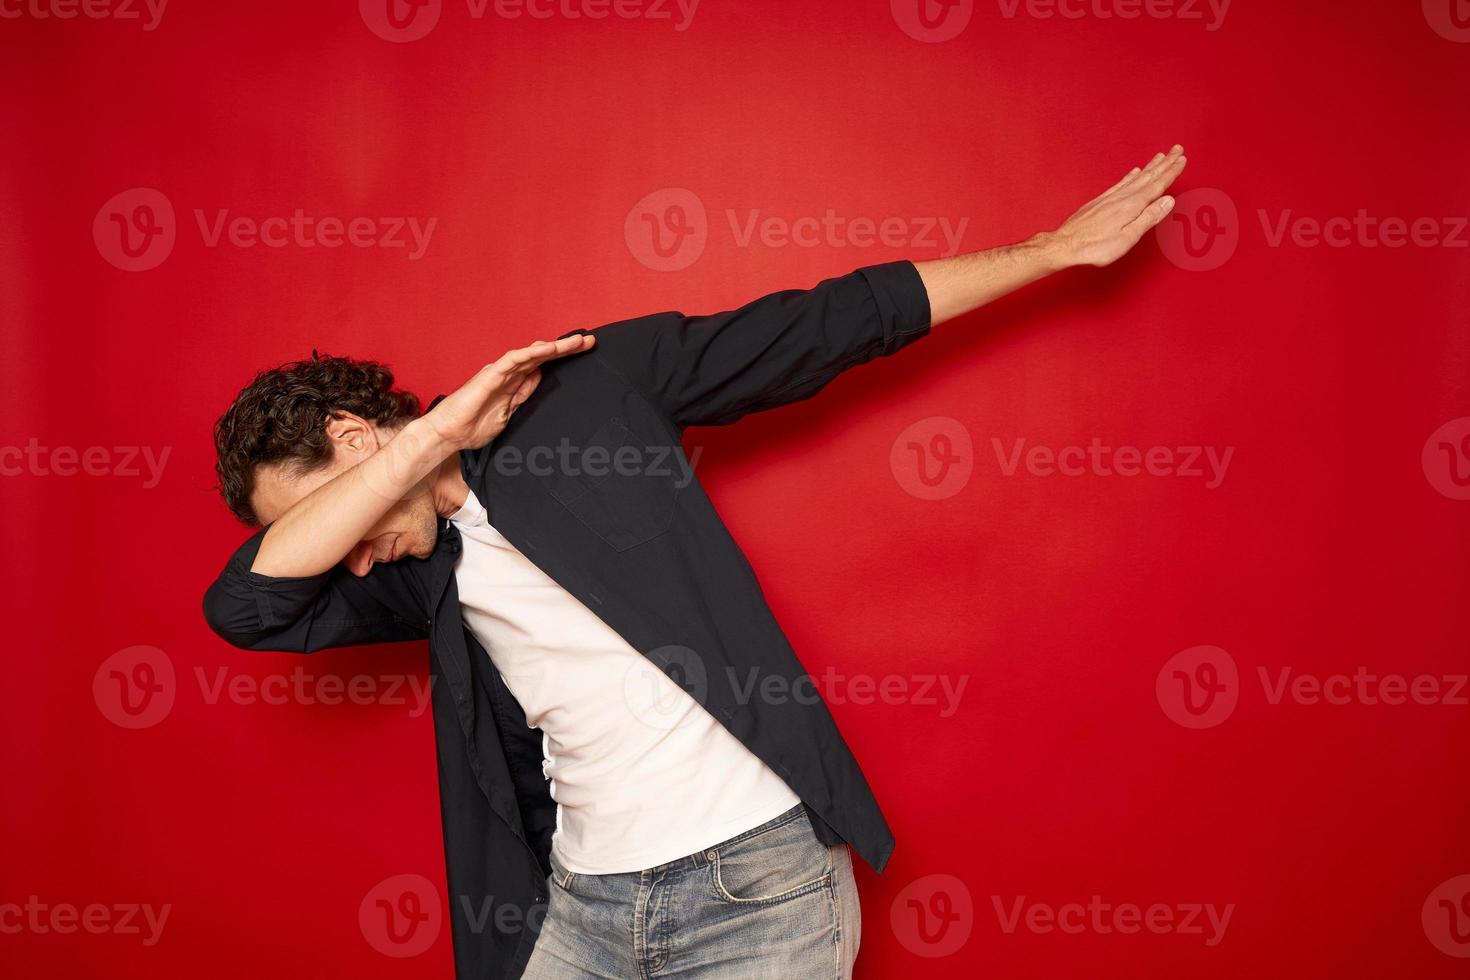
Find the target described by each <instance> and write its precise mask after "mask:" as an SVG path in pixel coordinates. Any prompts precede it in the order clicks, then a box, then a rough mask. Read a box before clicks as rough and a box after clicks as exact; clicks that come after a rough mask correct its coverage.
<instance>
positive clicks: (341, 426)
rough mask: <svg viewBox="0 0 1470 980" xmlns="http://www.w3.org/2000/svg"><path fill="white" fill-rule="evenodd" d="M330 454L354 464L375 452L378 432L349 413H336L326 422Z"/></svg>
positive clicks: (371, 425) (366, 422)
mask: <svg viewBox="0 0 1470 980" xmlns="http://www.w3.org/2000/svg"><path fill="white" fill-rule="evenodd" d="M326 432H327V439H328V440H330V441H331V443H332V454H333V455H334V456H337V457H338V458H339V459H348V460H352V461H354V462H356V461H358V460H360V459H362V458H363V457H365V456H369V455H371V454H373V453H374V452H377V450H378V447H379V441H378V432H377V429H376V428H375V427H374V426H373V424H372V423H371V422H368V421H367V420H366V419H364V418H362V417H361V416H358V415H353V414H352V413H351V412H336V413H334V414H333V415H332V417H331V418H329V419H328V420H327V429H326Z"/></svg>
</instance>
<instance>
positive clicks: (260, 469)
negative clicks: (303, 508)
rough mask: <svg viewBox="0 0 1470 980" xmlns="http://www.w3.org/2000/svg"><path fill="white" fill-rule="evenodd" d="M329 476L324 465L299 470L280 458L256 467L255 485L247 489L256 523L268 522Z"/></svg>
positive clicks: (275, 518) (325, 480) (324, 481)
mask: <svg viewBox="0 0 1470 980" xmlns="http://www.w3.org/2000/svg"><path fill="white" fill-rule="evenodd" d="M331 475H332V474H331V472H330V469H329V468H328V467H325V466H323V467H317V468H316V469H313V470H309V471H307V472H305V473H303V472H301V471H300V470H298V469H297V468H296V467H294V466H291V465H290V464H289V463H288V462H284V461H283V462H279V463H265V464H262V465H260V466H257V467H256V468H255V486H254V487H253V488H252V489H251V491H250V506H251V509H253V510H254V511H255V516H256V518H257V519H258V520H259V521H260V523H262V524H269V523H271V522H272V521H275V520H277V519H278V518H279V517H280V516H281V515H282V514H284V513H286V511H288V510H290V509H291V508H292V507H293V506H295V504H296V502H297V501H299V500H301V498H303V497H305V496H306V495H307V494H309V493H311V492H312V491H313V490H315V489H316V488H317V487H319V486H321V485H322V484H323V483H326V482H327V480H328V479H330V478H331Z"/></svg>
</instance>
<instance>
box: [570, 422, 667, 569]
mask: <svg viewBox="0 0 1470 980" xmlns="http://www.w3.org/2000/svg"><path fill="white" fill-rule="evenodd" d="M679 452H680V450H679V448H678V447H677V446H656V445H655V446H650V445H648V443H647V442H646V441H645V440H644V439H642V438H639V437H638V436H637V435H636V434H634V433H633V431H632V430H631V429H629V428H628V425H627V423H626V422H625V421H624V420H623V419H622V418H617V417H614V418H610V419H608V420H607V422H605V423H603V424H602V425H601V426H600V427H598V428H597V430H596V431H594V432H593V433H592V434H591V435H590V436H588V437H587V438H586V439H585V440H582V441H580V443H572V444H569V445H568V447H567V451H566V452H565V453H559V454H558V457H557V459H556V462H555V464H554V466H553V472H552V474H551V476H550V478H549V479H548V481H547V490H548V492H549V493H550V494H551V496H552V497H554V498H555V499H556V500H557V501H558V502H559V503H560V504H561V505H562V506H563V507H565V508H566V509H567V510H569V511H571V513H572V515H573V516H574V517H576V518H577V520H579V521H581V522H582V524H583V525H584V526H585V527H586V528H587V529H588V530H590V531H591V532H592V533H594V534H596V535H597V536H598V537H599V538H601V539H602V540H603V541H604V542H605V543H606V544H607V545H608V546H609V547H611V548H613V549H614V550H616V551H627V550H628V549H630V548H636V547H637V546H638V545H641V544H645V543H647V542H648V541H651V540H653V539H654V538H656V537H658V536H659V535H661V534H663V533H664V532H665V531H667V530H668V529H669V527H670V526H671V525H672V524H673V520H674V505H675V502H676V500H677V498H678V495H679V490H680V485H679V484H680V481H679V479H678V475H679V472H680V467H679V462H678V461H679V458H680V457H679Z"/></svg>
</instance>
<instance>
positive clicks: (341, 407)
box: [204, 146, 1185, 978]
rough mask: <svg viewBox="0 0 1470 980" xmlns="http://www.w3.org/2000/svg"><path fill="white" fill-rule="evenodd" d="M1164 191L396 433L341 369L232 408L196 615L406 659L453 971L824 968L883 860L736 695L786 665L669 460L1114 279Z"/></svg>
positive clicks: (281, 375)
mask: <svg viewBox="0 0 1470 980" xmlns="http://www.w3.org/2000/svg"><path fill="white" fill-rule="evenodd" d="M1184 164H1185V159H1184V156H1183V151H1182V149H1181V148H1180V147H1178V146H1175V147H1174V148H1173V149H1172V150H1170V151H1169V152H1168V153H1160V154H1158V155H1156V156H1155V157H1154V158H1153V159H1152V160H1151V161H1149V163H1148V164H1147V165H1146V166H1144V167H1142V168H1135V169H1134V170H1133V171H1131V172H1130V173H1128V174H1126V175H1125V176H1124V177H1123V179H1122V180H1120V181H1119V182H1118V183H1117V184H1115V185H1114V186H1113V187H1111V188H1109V189H1108V190H1107V191H1105V192H1104V193H1103V194H1102V195H1100V196H1099V197H1098V198H1096V199H1094V200H1093V201H1091V202H1089V203H1088V204H1086V205H1084V206H1083V207H1082V208H1081V209H1080V210H1079V211H1078V212H1077V213H1076V214H1074V215H1073V216H1072V217H1071V218H1069V219H1068V220H1067V221H1066V222H1065V223H1064V224H1063V225H1062V226H1061V227H1060V228H1059V229H1057V230H1056V231H1054V232H1047V233H1043V234H1040V235H1037V236H1035V237H1033V238H1031V239H1029V240H1027V241H1026V242H1023V243H1020V244H1017V245H1012V246H1008V247H1004V248H997V249H992V250H989V251H984V252H978V253H973V254H970V255H963V256H957V257H955V258H951V259H942V260H937V261H929V262H919V263H908V262H894V263H889V264H886V265H879V266H873V267H869V268H866V269H860V270H858V271H857V272H854V273H852V274H850V275H847V276H843V277H839V278H835V279H829V280H827V281H825V282H823V283H821V284H819V285H817V286H816V287H815V288H813V289H811V290H807V291H790V292H783V293H777V294H774V295H772V296H767V297H765V298H763V299H759V300H756V301H755V302H753V303H751V304H749V305H748V306H745V307H743V308H742V309H740V310H736V311H734V312H730V313H723V314H719V315H715V316H705V317H686V316H684V315H682V314H679V313H662V314H655V315H652V316H646V317H641V318H638V319H633V320H627V321H624V322H621V323H614V324H610V325H607V326H604V327H601V328H599V329H598V330H596V331H592V332H586V331H579V332H575V333H572V334H569V335H566V336H564V337H562V338H560V339H559V340H556V341H554V342H552V341H545V342H539V343H536V344H532V345H531V346H529V347H526V348H523V349H520V350H515V351H511V352H510V353H508V354H506V355H505V356H503V357H502V358H500V359H499V360H498V361H496V362H494V363H493V364H490V365H487V366H486V367H485V368H484V369H482V370H481V371H480V372H479V373H477V374H476V375H475V376H474V377H473V378H471V379H470V380H469V381H468V382H467V383H466V384H465V385H464V386H463V387H462V388H460V389H459V390H458V391H455V392H454V393H453V394H451V395H449V396H448V397H445V398H442V399H440V400H438V401H437V402H436V403H435V404H434V405H432V406H431V407H430V409H429V411H428V412H427V413H424V414H423V415H420V414H419V411H418V403H417V400H416V399H414V398H413V396H412V395H408V394H407V393H404V392H401V391H397V390H395V389H394V388H393V379H392V375H391V374H389V373H388V372H387V371H386V370H385V369H383V368H382V367H381V366H379V365H377V364H375V363H372V362H359V361H351V360H347V359H345V358H320V357H315V356H314V357H313V359H312V360H311V361H310V362H302V363H297V364H290V365H286V366H284V367H282V368H278V369H276V370H274V371H269V372H265V373H263V374H261V375H259V376H258V377H257V378H256V379H255V381H254V382H252V383H251V385H249V386H248V387H247V388H245V389H244V390H243V391H242V392H241V393H240V395H239V397H238V398H237V399H236V400H235V402H234V404H233V405H231V407H230V409H229V410H228V411H227V412H226V413H225V415H224V416H223V417H222V418H221V419H220V420H219V423H218V424H217V426H216V433H215V435H216V445H217V448H218V451H219V464H218V469H219V474H220V486H221V490H222V492H223V494H224V496H225V499H226V501H227V503H228V504H229V505H230V507H231V509H232V510H233V511H234V512H235V513H236V514H237V515H238V516H239V517H241V518H242V519H243V520H245V521H246V522H247V523H249V524H252V525H254V524H259V525H264V528H263V530H261V531H260V532H258V533H257V534H255V535H254V536H253V537H252V538H250V539H249V540H248V541H247V542H246V543H245V544H244V545H243V546H242V547H241V548H240V549H239V550H238V551H237V552H236V553H235V554H234V556H233V557H231V559H230V560H229V563H228V564H227V565H226V566H225V568H224V571H223V572H221V574H220V576H219V578H218V580H217V581H216V582H215V583H214V584H213V585H212V586H211V587H210V589H209V591H208V594H207V595H206V596H205V600H204V613H205V617H206V618H207V620H208V621H209V623H210V625H211V626H212V627H213V628H214V629H215V631H216V632H218V633H219V634H220V635H221V636H222V637H224V638H225V639H226V640H228V641H229V642H231V643H233V644H236V645H238V646H241V647H245V648H249V649H258V650H292V651H299V652H309V651H313V650H319V649H322V648H324V647H332V646H342V645H349V644H361V643H379V642H385V641H392V640H410V639H420V638H424V637H427V638H428V639H429V647H430V652H431V664H432V666H431V669H432V676H433V681H434V684H433V704H434V720H435V726H436V731H437V734H438V739H437V743H438V757H439V776H440V796H441V806H442V808H443V823H444V839H445V848H446V853H447V864H448V883H449V890H450V895H451V902H450V906H451V909H452V926H453V936H454V949H455V962H456V967H457V970H458V972H459V974H460V975H461V976H463V977H515V976H522V975H524V976H527V977H535V978H549V977H555V978H563V977H567V978H570V977H587V976H596V977H635V976H651V975H654V974H658V975H660V976H663V975H668V976H679V977H687V978H725V977H799V978H806V977H817V976H837V977H846V976H849V975H850V974H851V970H852V964H853V960H854V958H855V957H856V955H857V947H858V936H859V928H860V922H859V912H858V902H857V893H856V889H855V887H854V884H853V876H852V864H851V857H850V851H849V848H850V849H851V850H852V851H856V852H857V853H858V855H859V856H861V857H862V858H863V859H864V860H866V861H867V862H868V863H869V864H870V865H871V866H872V867H873V868H874V869H875V870H878V871H881V870H882V869H883V866H884V864H885V863H886V862H887V860H888V857H889V855H890V853H891V852H892V849H893V843H894V842H893V837H892V835H891V834H890V832H889V830H888V826H887V824H886V822H885V821H884V819H883V815H882V813H881V812H880V810H879V808H878V804H877V802H876V800H874V798H873V794H872V793H871V791H870V790H869V788H868V784H867V782H866V780H865V779H864V777H863V774H862V771H861V769H860V768H859V767H858V764H857V762H856V760H855V759H854V758H853V756H852V754H851V753H850V752H849V750H848V748H847V746H846V745H845V743H844V742H843V740H842V737H841V735H840V734H839V733H838V731H837V728H836V725H835V724H834V722H833V720H832V717H831V715H830V714H829V713H828V711H827V710H826V707H825V705H823V704H822V703H821V702H820V700H814V699H808V698H801V699H796V698H790V699H788V698H783V699H770V700H769V701H767V700H763V699H761V698H760V697H759V696H758V694H757V695H756V696H751V695H750V694H749V692H750V691H757V692H758V691H759V690H760V688H761V684H762V682H765V680H766V679H767V678H768V677H775V678H779V679H780V681H781V682H782V683H783V684H784V685H786V686H785V687H783V689H784V690H791V689H793V688H792V686H793V685H796V684H799V683H800V682H801V679H802V678H803V676H804V672H803V670H802V667H801V664H800V662H799V661H798V660H797V659H796V656H795V654H794V653H793V652H792V650H791V648H790V646H789V645H788V643H787V642H786V639H785V638H784V636H783V635H782V633H781V630H780V628H779V627H778V626H777V625H776V622H775V620H774V618H773V617H772V615H771V612H770V610H769V609H768V608H767V606H766V603H765V601H764V600H763V598H762V596H761V591H760V587H759V585H758V583H757V581H756V577H755V574H754V572H753V571H752V570H751V568H750V566H749V565H748V564H747V563H746V561H745V559H744V557H743V556H742V555H741V553H740V550H739V548H738V547H737V546H736V544H735V543H734V541H733V540H732V539H731V537H730V536H729V534H728V532H727V531H726V529H725V527H724V525H723V524H722V523H721V522H720V519H719V517H718V516H717V515H716V513H715V511H714V509H713V507H712V506H711V504H710V502H709V499H708V498H707V497H706V496H705V494H704V491H703V490H702V489H701V488H700V486H699V484H698V482H697V481H694V480H693V476H692V472H691V471H690V470H689V467H688V461H687V460H686V459H685V457H684V455H683V452H682V449H681V448H680V436H681V433H682V432H683V430H684V429H685V428H686V427H688V426H693V425H723V424H726V423H729V422H733V421H735V420H737V419H739V418H740V417H742V416H743V415H745V414H747V413H749V412H754V411H760V410H764V409H769V408H775V407H777V406H780V405H783V404H787V403H789V402H793V401H797V400H799V399H803V398H807V397H809V396H811V395H813V394H815V393H816V392H817V391H818V390H819V389H821V388H822V387H823V386H824V385H826V384H827V382H829V381H830V380H832V378H833V377H835V376H836V375H837V374H838V373H840V372H841V371H843V370H845V369H846V368H849V367H852V366H854V365H856V364H860V363H862V362H864V361H868V360H871V359H872V358H874V357H876V356H878V355H886V354H891V353H894V352H895V351H897V350H899V349H900V348H902V347H904V346H906V345H908V344H909V343H912V342H913V341H915V340H917V339H919V338H920V337H922V336H924V335H925V334H926V333H927V332H928V331H929V329H930V327H931V326H932V325H936V324H939V323H943V322H945V321H947V320H950V319H953V318H954V317H957V316H959V315H961V314H963V313H966V312H969V311H971V310H974V309H976V308H978V307H980V306H982V305H984V304H986V303H988V302H990V301H991V300H993V299H996V298H997V297H999V296H1002V295H1004V294H1006V293H1009V292H1011V291H1013V290H1015V289H1018V288H1020V287H1021V286H1023V285H1026V284H1027V283H1030V282H1033V281H1035V280H1037V279H1040V278H1042V277H1044V276H1046V275H1048V274H1050V273H1053V272H1056V271H1058V270H1060V269H1063V268H1067V267H1070V266H1076V265H1094V266H1104V265H1108V264H1110V263H1112V262H1113V261H1115V260H1116V259H1118V258H1119V257H1120V256H1122V255H1123V254H1124V253H1126V252H1127V251H1128V250H1129V249H1130V248H1132V247H1133V245H1134V244H1136V243H1137V242H1138V240H1139V238H1140V237H1141V236H1142V235H1143V234H1144V233H1145V232H1146V231H1148V230H1149V229H1150V228H1152V227H1153V226H1154V225H1156V224H1157V223H1158V222H1159V221H1161V220H1162V219H1163V218H1164V216H1165V215H1166V214H1168V212H1169V209H1170V208H1171V207H1172V206H1173V199H1172V198H1170V197H1167V196H1165V195H1164V192H1165V190H1166V189H1167V188H1168V187H1169V185H1170V184H1171V183H1172V182H1173V181H1174V179H1175V178H1176V177H1177V176H1178V175H1179V173H1180V171H1181V170H1182V169H1183V168H1184ZM574 355H575V356H574ZM522 408H524V409H525V411H518V410H519V409H522ZM751 677H754V678H755V679H756V683H755V684H754V685H751V684H750V683H749V679H750V678H751Z"/></svg>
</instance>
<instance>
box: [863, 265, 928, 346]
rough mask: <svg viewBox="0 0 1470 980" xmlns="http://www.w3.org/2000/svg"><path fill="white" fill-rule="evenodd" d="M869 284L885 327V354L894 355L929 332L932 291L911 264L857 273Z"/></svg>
mask: <svg viewBox="0 0 1470 980" xmlns="http://www.w3.org/2000/svg"><path fill="white" fill-rule="evenodd" d="M858 273H859V274H860V275H861V276H862V277H863V278H864V279H866V280H867V281H868V287H869V288H870V289H872V291H873V299H874V300H875V301H876V302H877V304H878V315H879V322H880V323H882V325H883V340H884V344H883V348H884V349H883V353H885V354H891V353H893V352H894V351H896V350H898V349H899V348H900V347H903V346H904V345H906V344H908V343H911V342H912V341H915V340H918V339H919V338H920V337H922V336H924V335H925V334H927V333H928V332H929V291H928V290H927V289H925V288H924V280H923V279H922V278H920V277H919V270H918V269H916V268H914V264H913V263H912V262H909V261H902V262H887V263H884V264H883V265H870V266H866V267H864V268H862V269H859V270H858Z"/></svg>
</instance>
